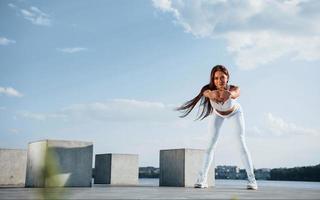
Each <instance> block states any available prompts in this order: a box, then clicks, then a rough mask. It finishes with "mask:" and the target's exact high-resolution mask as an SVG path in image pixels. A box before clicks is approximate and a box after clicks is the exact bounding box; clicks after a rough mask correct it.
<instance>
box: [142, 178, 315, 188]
mask: <svg viewBox="0 0 320 200" xmlns="http://www.w3.org/2000/svg"><path fill="white" fill-rule="evenodd" d="M257 182H258V186H259V187H264V186H268V187H270V186H272V187H287V188H303V189H319V190H320V182H303V181H266V180H258V181H257ZM246 184H247V181H246V180H225V179H217V180H216V186H239V185H246ZM139 185H141V186H159V179H158V178H140V179H139Z"/></svg>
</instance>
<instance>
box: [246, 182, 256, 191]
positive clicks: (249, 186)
mask: <svg viewBox="0 0 320 200" xmlns="http://www.w3.org/2000/svg"><path fill="white" fill-rule="evenodd" d="M247 189H248V190H257V189H258V184H257V181H256V180H253V181H249V182H248V184H247Z"/></svg>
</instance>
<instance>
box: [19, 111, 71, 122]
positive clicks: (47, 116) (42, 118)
mask: <svg viewBox="0 0 320 200" xmlns="http://www.w3.org/2000/svg"><path fill="white" fill-rule="evenodd" d="M17 114H18V116H20V117H23V118H26V119H32V120H38V121H45V120H48V119H65V118H66V116H65V115H63V114H55V113H49V114H46V113H34V112H29V111H20V112H18V113H17Z"/></svg>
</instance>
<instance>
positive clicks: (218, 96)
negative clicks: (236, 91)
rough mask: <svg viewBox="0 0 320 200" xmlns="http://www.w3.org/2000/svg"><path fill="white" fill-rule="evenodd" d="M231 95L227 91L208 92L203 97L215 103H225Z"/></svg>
mask: <svg viewBox="0 0 320 200" xmlns="http://www.w3.org/2000/svg"><path fill="white" fill-rule="evenodd" d="M230 95H231V93H230V92H229V91H227V90H213V91H211V90H206V91H204V92H203V96H205V97H207V98H209V99H211V100H213V101H215V102H216V103H223V102H225V101H226V100H228V99H229V97H230Z"/></svg>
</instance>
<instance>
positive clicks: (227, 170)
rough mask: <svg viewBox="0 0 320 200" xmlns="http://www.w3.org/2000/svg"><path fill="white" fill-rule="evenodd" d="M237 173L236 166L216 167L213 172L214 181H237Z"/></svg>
mask: <svg viewBox="0 0 320 200" xmlns="http://www.w3.org/2000/svg"><path fill="white" fill-rule="evenodd" d="M239 171H240V169H239V167H237V166H227V165H218V166H217V167H216V170H215V173H216V174H215V177H216V179H237V176H238V174H239Z"/></svg>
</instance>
